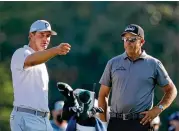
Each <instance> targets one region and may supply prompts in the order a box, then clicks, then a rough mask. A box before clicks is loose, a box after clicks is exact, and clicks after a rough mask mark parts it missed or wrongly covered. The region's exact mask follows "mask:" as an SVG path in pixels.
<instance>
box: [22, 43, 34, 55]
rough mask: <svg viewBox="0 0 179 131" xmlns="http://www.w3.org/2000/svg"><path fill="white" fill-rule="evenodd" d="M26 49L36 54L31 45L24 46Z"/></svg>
mask: <svg viewBox="0 0 179 131" xmlns="http://www.w3.org/2000/svg"><path fill="white" fill-rule="evenodd" d="M24 48H25V49H28V50H30V51H31V52H32V53H34V52H35V51H34V50H33V49H32V48H31V47H30V46H29V45H24Z"/></svg>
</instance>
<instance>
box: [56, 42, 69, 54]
mask: <svg viewBox="0 0 179 131" xmlns="http://www.w3.org/2000/svg"><path fill="white" fill-rule="evenodd" d="M55 49H56V51H57V54H58V55H66V54H67V53H68V52H69V51H70V49H71V45H70V44H68V43H61V44H60V45H58V46H56V47H55Z"/></svg>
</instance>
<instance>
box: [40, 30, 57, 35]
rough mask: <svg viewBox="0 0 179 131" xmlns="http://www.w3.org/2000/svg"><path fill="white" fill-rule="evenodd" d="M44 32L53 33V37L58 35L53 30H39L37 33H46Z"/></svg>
mask: <svg viewBox="0 0 179 131" xmlns="http://www.w3.org/2000/svg"><path fill="white" fill-rule="evenodd" d="M44 31H50V32H51V35H57V32H55V31H53V30H47V29H45V30H38V31H37V32H44Z"/></svg>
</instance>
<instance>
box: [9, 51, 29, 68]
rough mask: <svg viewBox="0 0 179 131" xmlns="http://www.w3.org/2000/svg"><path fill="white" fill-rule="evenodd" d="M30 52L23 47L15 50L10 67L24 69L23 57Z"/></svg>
mask: <svg viewBox="0 0 179 131" xmlns="http://www.w3.org/2000/svg"><path fill="white" fill-rule="evenodd" d="M31 54H32V53H31V52H30V51H29V50H24V49H23V48H21V49H19V50H17V51H15V52H14V54H13V56H12V59H11V69H17V70H24V62H25V59H26V58H27V57H28V56H29V55H31Z"/></svg>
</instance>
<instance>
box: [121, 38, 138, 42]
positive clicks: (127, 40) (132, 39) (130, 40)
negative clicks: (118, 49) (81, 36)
mask: <svg viewBox="0 0 179 131" xmlns="http://www.w3.org/2000/svg"><path fill="white" fill-rule="evenodd" d="M122 40H123V41H124V42H130V43H134V42H136V41H137V40H138V38H137V37H130V38H126V37H122Z"/></svg>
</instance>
